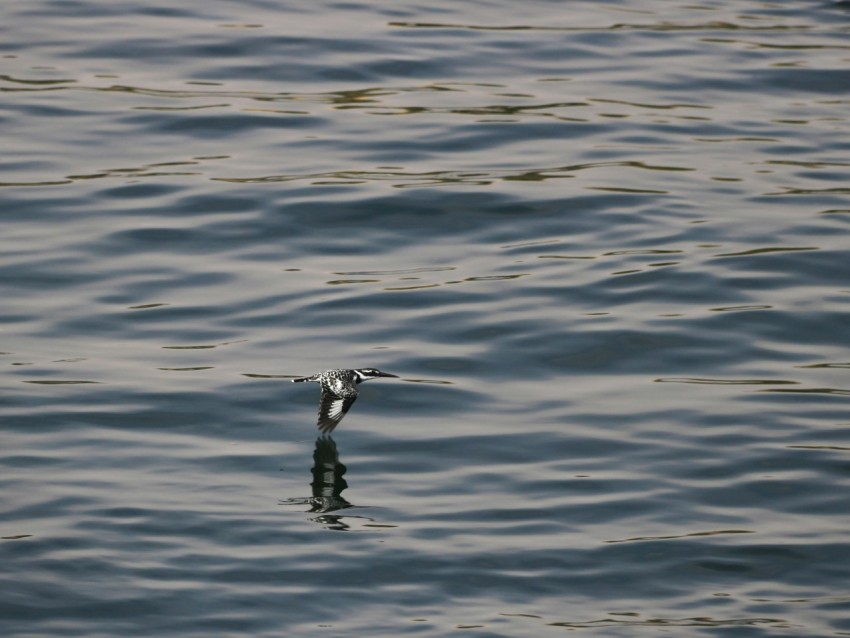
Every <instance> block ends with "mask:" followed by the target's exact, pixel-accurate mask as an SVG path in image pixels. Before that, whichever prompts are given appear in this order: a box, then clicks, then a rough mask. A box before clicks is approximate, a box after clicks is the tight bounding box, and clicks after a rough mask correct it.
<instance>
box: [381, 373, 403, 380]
mask: <svg viewBox="0 0 850 638" xmlns="http://www.w3.org/2000/svg"><path fill="white" fill-rule="evenodd" d="M380 376H382V377H392V378H393V379H398V378H399V376H398V375H397V374H390V373H389V372H382V373H381V374H380Z"/></svg>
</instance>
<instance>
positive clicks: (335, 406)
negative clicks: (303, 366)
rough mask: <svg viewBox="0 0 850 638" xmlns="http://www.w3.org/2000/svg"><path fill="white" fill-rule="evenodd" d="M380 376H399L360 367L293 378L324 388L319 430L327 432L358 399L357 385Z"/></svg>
mask: <svg viewBox="0 0 850 638" xmlns="http://www.w3.org/2000/svg"><path fill="white" fill-rule="evenodd" d="M380 377H393V378H398V377H397V376H396V375H394V374H389V373H387V372H381V371H380V370H376V369H375V368H359V369H357V370H341V369H336V370H325V371H324V372H319V373H318V374H314V375H312V376H309V377H301V378H300V379H293V380H292V381H293V383H301V382H303V381H314V382H316V383H318V384H319V387H320V388H321V390H322V398H321V400H320V401H319V422H318V423H317V425H318V427H319V431H321V432H322V433H323V434H327V433H329V432H331V431H333V429H334V428H335V427H336V426H337V425H338V424H339V422H340V421H342V417H344V416H345V414H346V412H348V410H349V409H350V408H351V406H352V405H353V404H354V402H355V401H356V400H357V392H358V389H357V386H358V385H360V384H361V383H363V382H364V381H369V380H370V379H378V378H380Z"/></svg>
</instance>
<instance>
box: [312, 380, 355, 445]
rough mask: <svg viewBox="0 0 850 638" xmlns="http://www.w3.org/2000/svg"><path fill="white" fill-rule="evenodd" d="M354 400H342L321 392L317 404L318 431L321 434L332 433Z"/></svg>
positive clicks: (350, 398) (352, 398)
mask: <svg viewBox="0 0 850 638" xmlns="http://www.w3.org/2000/svg"><path fill="white" fill-rule="evenodd" d="M356 400H357V397H356V396H353V397H347V398H343V397H338V396H337V395H335V394H331V393H330V392H325V391H324V390H323V391H322V400H321V403H319V423H318V424H317V425H318V426H319V431H320V432H321V433H322V434H327V433H328V432H332V431H333V429H334V428H335V427H336V426H337V425H338V424H339V422H340V421H342V417H344V416H345V413H346V412H348V410H349V408H351V406H352V405H353V404H354V402H355V401H356Z"/></svg>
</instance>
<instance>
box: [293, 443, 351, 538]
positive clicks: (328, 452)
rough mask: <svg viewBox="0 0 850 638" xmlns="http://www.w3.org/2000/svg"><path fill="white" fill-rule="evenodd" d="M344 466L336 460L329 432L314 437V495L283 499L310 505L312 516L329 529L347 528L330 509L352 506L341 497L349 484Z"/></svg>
mask: <svg viewBox="0 0 850 638" xmlns="http://www.w3.org/2000/svg"><path fill="white" fill-rule="evenodd" d="M345 471H346V467H345V465H343V464H342V463H340V460H339V452H338V451H337V448H336V442H335V441H334V440H333V439H332V438H331V437H330V436H320V437H319V438H318V439H316V448H315V450H313V469H312V472H313V482H312V483H310V487H311V488H312V491H313V495H312V496H310V497H308V498H289V499H286V501H283V502H284V503H286V504H290V505H309V506H310V509H309V510H308V511H310V512H315V513H317V514H319V516H317V517H316V518H314V519H313V520H314V521H315V522H317V523H321V524H322V525H327V526H328V527H330V528H331V529H341V530H344V529H348V525H347V524H346V523H344V522H343V517H342V516H339V515H335V514H331V512H335V511H337V510H342V509H346V508H348V507H353V505H352V504H351V503H349V502H348V501H346V500H345V499H344V498H343V497H342V492H343V490H345V489H346V488H347V487H348V483H347V482H346V481H345V478H344V476H345Z"/></svg>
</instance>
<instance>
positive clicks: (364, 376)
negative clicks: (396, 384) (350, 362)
mask: <svg viewBox="0 0 850 638" xmlns="http://www.w3.org/2000/svg"><path fill="white" fill-rule="evenodd" d="M354 373H355V374H356V375H357V383H363V382H364V381H369V380H370V379H378V378H380V377H392V378H394V379H398V375H396V374H390V373H389V372H381V371H380V370H378V369H377V368H360V369H359V370H355V371H354Z"/></svg>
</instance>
